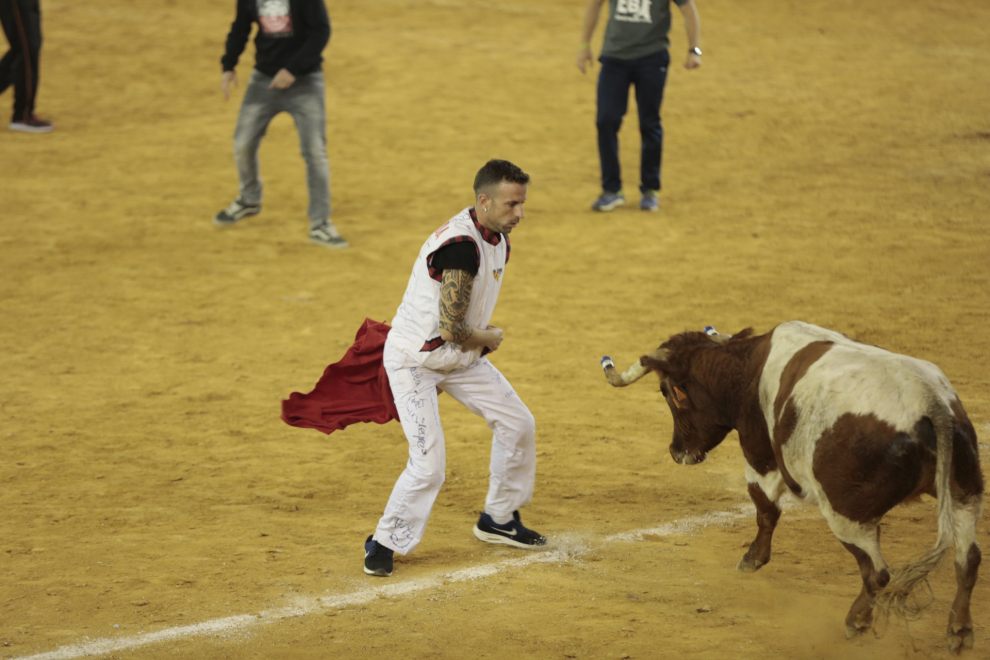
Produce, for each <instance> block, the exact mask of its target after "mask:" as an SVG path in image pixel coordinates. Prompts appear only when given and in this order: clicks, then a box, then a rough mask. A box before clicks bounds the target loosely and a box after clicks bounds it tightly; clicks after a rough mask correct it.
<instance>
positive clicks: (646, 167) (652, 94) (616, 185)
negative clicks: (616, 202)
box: [597, 49, 670, 193]
mask: <svg viewBox="0 0 990 660" xmlns="http://www.w3.org/2000/svg"><path fill="white" fill-rule="evenodd" d="M599 61H600V62H601V63H602V70H601V73H600V74H599V75H598V120H597V124H598V155H599V157H600V158H601V161H602V189H603V190H605V191H606V192H613V193H614V192H618V191H620V190H622V173H621V171H620V168H619V128H620V127H621V126H622V118H623V117H624V116H625V114H626V108H627V106H628V104H629V86H630V85H633V86H634V87H635V88H636V108H637V109H638V110H639V132H640V135H641V136H642V138H643V147H642V153H641V155H640V164H639V175H640V187H639V189H640V191H645V190H660V159H661V157H662V154H663V126H662V125H661V124H660V104H661V102H663V88H664V85H665V84H666V83H667V66H668V65H669V64H670V54H669V53H668V52H667V50H666V49H665V50H662V51H660V52H658V53H653V54H652V55H647V56H645V57H640V58H637V59H635V60H620V59H617V58H615V57H607V56H604V55H603V56H602V57H601V58H600V59H599Z"/></svg>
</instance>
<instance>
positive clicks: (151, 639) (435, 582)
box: [13, 504, 755, 660]
mask: <svg viewBox="0 0 990 660" xmlns="http://www.w3.org/2000/svg"><path fill="white" fill-rule="evenodd" d="M754 513H755V508H754V507H753V506H752V505H748V504H747V505H742V506H739V507H737V508H735V509H730V510H729V511H716V512H713V513H709V514H705V515H703V516H694V517H691V518H684V519H682V520H675V521H672V522H669V523H666V524H664V525H660V526H658V527H652V528H649V529H643V530H639V531H634V532H627V533H625V534H614V535H612V536H608V537H606V538H605V541H606V542H615V541H620V542H622V541H624V542H629V541H641V540H643V538H644V537H646V536H669V535H671V534H685V533H690V532H694V531H696V530H699V529H704V528H706V527H711V526H714V525H718V526H725V525H727V524H729V523H731V522H733V521H735V520H738V519H740V518H746V517H750V516H753V515H754ZM553 543H554V545H553V546H552V547H551V548H548V549H547V550H542V551H541V550H536V551H532V552H530V553H529V554H527V555H525V556H523V557H519V558H516V559H506V560H503V561H499V562H494V563H491V564H482V565H479V566H471V567H469V568H462V569H460V570H457V571H453V572H451V573H438V574H436V576H434V577H424V578H419V579H416V580H408V581H396V582H388V583H386V584H382V585H381V586H379V587H372V588H369V589H360V590H358V591H354V592H352V593H349V594H331V595H328V596H305V597H298V598H296V599H295V600H293V601H292V603H291V604H289V605H286V606H284V607H279V608H276V609H273V610H264V611H262V612H260V613H259V614H241V615H238V616H230V617H225V618H222V619H213V620H212V621H204V622H203V623H197V624H193V625H189V626H179V627H177V628H167V629H165V630H159V631H158V632H153V633H147V634H145V635H133V636H130V637H120V638H116V639H111V638H104V639H96V640H93V641H91V642H84V643H80V644H72V645H70V646H63V647H61V648H58V649H56V650H54V651H48V652H45V653H37V654H35V655H26V656H21V657H20V658H14V659H13V660H72V659H73V658H80V657H84V656H93V655H105V654H107V653H114V652H118V651H126V650H129V649H135V648H139V647H141V646H147V645H148V644H159V643H161V642H169V641H173V640H177V639H183V638H186V637H196V636H199V635H216V634H230V633H235V632H243V631H245V630H247V629H249V628H253V627H255V626H258V625H261V624H267V623H271V622H273V621H277V620H279V619H285V618H287V617H298V616H305V615H307V614H312V613H314V612H318V611H320V610H325V609H335V608H341V607H348V606H355V605H364V604H367V603H370V602H372V601H374V600H375V599H377V598H380V597H384V598H398V597H400V596H405V595H407V594H411V593H415V592H417V591H425V590H428V589H438V588H442V587H443V586H444V585H445V584H449V583H451V582H464V581H467V580H476V579H478V578H483V577H488V576H491V575H495V574H497V573H500V572H502V571H506V570H511V569H516V568H520V567H523V566H527V565H529V564H551V563H566V562H571V561H574V560H576V559H579V558H580V557H581V555H582V554H583V553H584V552H585V551H587V549H588V545H587V544H586V543H585V542H583V541H582V540H580V539H578V538H576V537H573V536H567V535H564V536H558V537H554V538H553ZM374 579H376V580H377V579H379V578H374Z"/></svg>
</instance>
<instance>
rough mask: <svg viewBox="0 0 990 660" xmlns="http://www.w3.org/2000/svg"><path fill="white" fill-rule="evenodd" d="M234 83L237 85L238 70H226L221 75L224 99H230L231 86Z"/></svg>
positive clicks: (221, 88)
mask: <svg viewBox="0 0 990 660" xmlns="http://www.w3.org/2000/svg"><path fill="white" fill-rule="evenodd" d="M231 85H233V86H234V87H237V72H236V71H224V72H223V75H222V76H220V91H221V92H223V100H224V101H229V100H230V86H231Z"/></svg>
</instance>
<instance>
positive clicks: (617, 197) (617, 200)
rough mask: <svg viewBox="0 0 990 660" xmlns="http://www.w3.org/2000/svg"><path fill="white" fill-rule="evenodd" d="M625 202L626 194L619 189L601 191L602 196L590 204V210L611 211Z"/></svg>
mask: <svg viewBox="0 0 990 660" xmlns="http://www.w3.org/2000/svg"><path fill="white" fill-rule="evenodd" d="M625 203H626V196H625V195H624V194H623V193H622V191H621V190H620V191H619V192H614V193H613V192H608V191H606V192H603V193H602V196H601V197H599V198H598V199H596V200H595V202H594V203H593V204H592V205H591V210H592V211H602V212H605V211H611V210H612V209H614V208H615V207H617V206H622V205H623V204H625Z"/></svg>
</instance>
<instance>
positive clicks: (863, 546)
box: [820, 502, 890, 638]
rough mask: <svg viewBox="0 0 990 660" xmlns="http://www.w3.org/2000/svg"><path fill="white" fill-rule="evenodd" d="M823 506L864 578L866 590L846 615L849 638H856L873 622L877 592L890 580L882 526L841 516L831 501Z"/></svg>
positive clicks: (828, 519)
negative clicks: (881, 534)
mask: <svg viewBox="0 0 990 660" xmlns="http://www.w3.org/2000/svg"><path fill="white" fill-rule="evenodd" d="M820 507H821V510H822V513H823V514H824V515H825V520H826V521H828V526H829V527H830V528H831V529H832V532H833V533H834V534H835V536H836V537H837V538H838V539H839V541H841V542H842V545H843V546H845V548H846V550H848V551H849V552H851V553H852V556H853V557H855V558H856V563H857V564H859V574H860V576H861V577H862V578H863V589H862V591H860V592H859V597H858V598H856V600H855V601H853V604H852V607H850V608H849V614H847V615H846V637H847V638H851V637H855V636H856V635H858V634H859V633H861V632H864V631H866V630H869V629H870V626H871V625H873V604H874V602H875V600H876V595H877V591H879V590H880V589H882V588H884V587H885V586H886V585H887V583H888V582H890V571H889V570H888V569H887V562H886V561H884V558H883V555H882V554H880V526H879V525H876V524H868V523H858V522H855V521H853V520H850V519H849V518H846V517H845V516H842V515H839V514H838V513H836V512H835V511H833V510H832V507H831V505H829V504H828V502H821V503H820Z"/></svg>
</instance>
